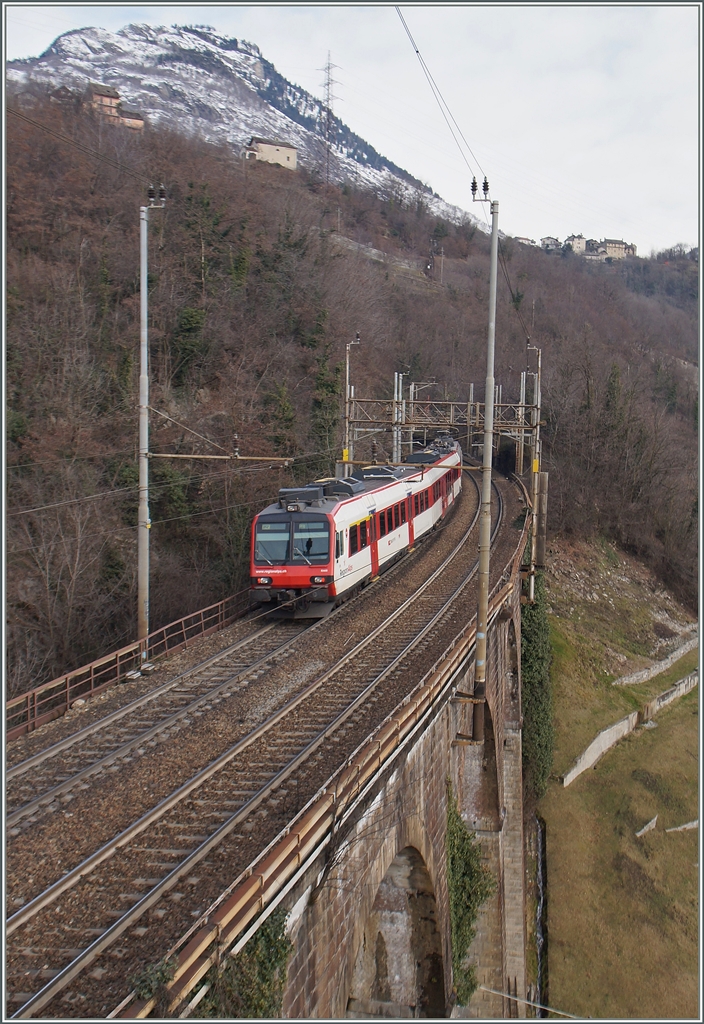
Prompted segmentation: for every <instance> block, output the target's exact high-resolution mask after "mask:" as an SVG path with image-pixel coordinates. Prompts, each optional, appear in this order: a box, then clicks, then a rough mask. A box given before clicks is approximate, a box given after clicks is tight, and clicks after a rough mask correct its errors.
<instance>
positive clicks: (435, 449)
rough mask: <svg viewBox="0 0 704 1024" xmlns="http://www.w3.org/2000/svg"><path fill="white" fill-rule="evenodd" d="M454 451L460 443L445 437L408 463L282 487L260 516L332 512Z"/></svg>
mask: <svg viewBox="0 0 704 1024" xmlns="http://www.w3.org/2000/svg"><path fill="white" fill-rule="evenodd" d="M454 452H458V453H459V454H460V455H461V451H460V447H459V445H458V444H457V442H455V441H454V440H452V439H451V438H447V439H445V438H441V439H439V440H438V441H436V442H435V443H434V444H433V445H432V446H430V447H428V448H425V449H423V450H422V451H418V452H413V453H412V454H411V455H409V456H407V458H406V459H405V460H404V461H405V463H406V465H404V466H385V465H370V466H364V467H361V468H359V469H356V470H355V472H354V473H352V475H351V476H348V477H345V478H343V479H338V478H335V477H326V478H324V479H322V480H315V481H313V482H312V483H310V484H306V485H305V486H304V487H282V488H281V489H280V490H279V500H278V501H277V502H276V504H273V505H269V506H267V508H265V509H262V512H261V513H260V515H261V514H264V513H268V514H270V515H271V514H274V513H276V512H281V511H287V512H303V511H308V510H310V511H311V512H313V511H320V512H323V513H327V512H332V511H333V510H334V509H335V507H336V506H337V505H339V504H341V503H342V502H343V501H348V500H349V499H350V498H357V497H360V496H361V495H363V494H368V493H369V492H370V491H375V490H378V489H379V488H380V487H384V486H386V485H387V484H395V483H400V482H401V481H403V480H407V479H410V478H411V477H417V476H418V475H419V474H420V473H422V471H423V469H424V468H428V467H430V468H432V466H434V465H435V464H436V463H438V462H441V461H442V460H443V459H446V458H447V457H448V455H452V454H453V453H454Z"/></svg>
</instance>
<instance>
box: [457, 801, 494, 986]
mask: <svg viewBox="0 0 704 1024" xmlns="http://www.w3.org/2000/svg"><path fill="white" fill-rule="evenodd" d="M446 848H447V887H448V891H449V897H450V931H451V939H452V976H453V979H454V987H455V992H456V993H457V1002H458V1003H459V1004H460V1006H466V1005H467V1004H468V1003H469V1000H470V999H471V997H472V993H473V992H474V990H475V989H476V987H477V977H476V972H475V969H474V964H469V963H467V954H468V952H469V947H470V945H471V944H472V940H473V939H474V936H475V934H476V928H475V925H476V921H477V915H478V913H479V910H480V908H481V906H482V904H483V903H485V901H486V900H487V899H488V898H489V897H490V896H491V895H492V893H493V892H495V890H496V882H495V880H494V877H493V875H492V874H491V872H490V871H489V869H488V868H487V867H486V866H485V865H484V864H482V861H481V849H480V847H479V844H478V843H477V841H476V839H475V836H474V833H473V832H470V831H469V829H468V828H467V826H466V825H465V823H464V821H463V820H462V816H461V815H460V812H459V810H458V808H457V800H456V799H455V796H454V794H453V792H452V789H451V788H450V786H449V784H448V794H447V838H446Z"/></svg>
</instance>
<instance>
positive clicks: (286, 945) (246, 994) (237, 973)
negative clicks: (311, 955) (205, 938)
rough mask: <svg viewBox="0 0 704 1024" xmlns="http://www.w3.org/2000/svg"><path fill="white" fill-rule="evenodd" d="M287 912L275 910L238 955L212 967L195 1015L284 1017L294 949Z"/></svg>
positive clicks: (193, 1015)
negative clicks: (288, 977) (206, 991)
mask: <svg viewBox="0 0 704 1024" xmlns="http://www.w3.org/2000/svg"><path fill="white" fill-rule="evenodd" d="M287 916H288V915H287V913H286V911H284V910H281V909H279V910H275V911H274V913H273V914H272V915H271V917H269V918H267V920H266V921H265V922H264V924H263V925H262V926H261V928H259V930H258V931H257V932H255V934H254V935H253V936H252V938H251V939H250V940H249V942H248V943H247V945H246V946H245V947H244V949H242V950H240V952H239V953H238V954H237V956H234V957H231V956H228V957H225V960H224V962H223V963H221V964H220V965H219V966H216V967H213V968H211V970H210V971H209V973H208V975H207V980H208V981H209V982H210V984H211V988H210V991H209V992H208V994H207V995H206V996H205V997H204V999H203V1000H202V1001H201V1002H200V1003H199V1004H198V1006H197V1007H196V1008H195V1010H194V1011H193V1013H192V1014H191V1016H192V1017H200V1018H204V1017H220V1018H223V1017H224V1018H242V1017H246V1018H266V1019H269V1020H271V1019H277V1018H279V1017H281V1007H282V1003H283V998H284V985H285V984H286V964H287V962H288V958H289V956H290V954H291V952H292V950H293V945H292V943H291V942H290V940H289V938H288V936H287V935H286V931H285V929H286V918H287Z"/></svg>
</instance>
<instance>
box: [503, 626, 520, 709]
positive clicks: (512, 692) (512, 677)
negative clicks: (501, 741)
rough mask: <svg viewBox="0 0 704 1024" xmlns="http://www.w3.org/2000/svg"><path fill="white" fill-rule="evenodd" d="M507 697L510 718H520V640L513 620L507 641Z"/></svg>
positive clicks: (509, 627)
mask: <svg viewBox="0 0 704 1024" xmlns="http://www.w3.org/2000/svg"><path fill="white" fill-rule="evenodd" d="M506 655H507V658H506V696H507V697H508V701H509V708H510V716H509V717H510V718H511V719H513V718H518V716H519V715H520V707H521V687H520V667H519V657H518V640H517V638H516V626H515V623H514V620H513V618H512V619H511V620H510V621H509V624H508V636H507V641H506Z"/></svg>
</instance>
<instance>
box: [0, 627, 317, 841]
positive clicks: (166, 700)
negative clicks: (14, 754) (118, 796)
mask: <svg viewBox="0 0 704 1024" xmlns="http://www.w3.org/2000/svg"><path fill="white" fill-rule="evenodd" d="M306 626H307V623H305V624H302V623H300V622H281V623H278V624H276V623H269V624H267V625H265V626H263V627H262V628H260V629H257V630H256V632H255V633H253V634H252V635H251V636H248V637H246V638H244V639H243V640H239V641H238V642H237V643H235V644H233V645H232V646H231V647H228V648H227V649H226V650H225V651H222V652H221V653H219V654H216V655H214V656H213V657H212V658H208V659H207V660H206V661H204V662H202V663H201V664H200V665H197V666H196V667H194V668H193V669H190V670H188V671H187V672H184V673H182V674H181V675H179V676H177V677H176V678H175V679H172V680H170V681H169V682H168V683H164V684H163V685H162V686H159V687H157V688H155V689H154V690H152V691H151V692H150V693H147V694H145V695H143V696H141V697H139V698H137V700H134V701H132V702H131V703H130V704H127V705H125V706H124V707H122V708H120V709H119V710H118V711H114V712H113V713H112V714H110V715H108V716H107V717H106V718H103V719H101V720H100V721H98V722H94V723H93V724H92V725H89V726H87V727H86V728H85V729H81V730H80V731H78V732H75V733H73V734H72V735H71V736H68V737H66V738H65V739H63V740H61V741H60V742H58V743H55V744H52V745H51V746H50V747H47V748H46V749H44V750H41V751H39V752H38V753H36V754H35V755H34V756H32V757H29V758H27V759H26V760H25V761H22V762H21V763H20V764H16V765H13V766H12V767H11V768H9V769H8V771H7V772H6V775H5V782H6V789H5V799H6V808H7V814H6V819H5V820H6V825H7V827H8V829H10V830H12V829H13V827H15V826H16V825H17V824H18V823H19V822H20V821H22V820H23V819H29V820H28V821H27V822H26V824H27V825H30V824H35V823H36V821H37V817H36V815H37V814H38V813H40V812H41V810H42V809H50V810H51V811H56V810H58V809H59V806H60V805H59V804H58V803H57V801H59V800H60V798H61V797H65V796H66V794H68V793H70V791H71V790H72V789H74V788H75V787H76V786H79V785H85V783H86V780H87V779H88V778H90V776H92V775H95V774H96V773H97V772H100V771H104V770H105V769H107V768H108V767H110V766H111V765H114V764H115V762H117V761H119V760H121V759H122V758H124V757H127V756H128V755H130V754H132V753H134V752H135V751H137V752H143V751H141V748H142V747H144V745H145V744H152V745H154V744H155V743H156V742H157V740H156V737H157V736H159V735H162V736H163V734H164V733H165V732H169V731H170V732H171V734H172V735H173V734H175V730H178V729H180V728H182V727H183V725H184V724H189V716H190V715H199V714H202V712H203V711H204V710H211V709H212V706H213V705H214V704H218V703H219V702H220V701H221V700H223V699H225V698H227V697H229V696H231V694H232V693H233V692H234V691H235V690H236V689H239V688H241V687H243V686H246V685H248V682H249V680H250V678H251V676H252V674H253V673H256V672H257V670H260V669H261V670H263V668H264V666H265V665H267V664H268V663H269V662H270V661H271V659H272V658H274V657H275V656H276V655H279V656H281V655H282V654H283V653H284V651H286V650H287V648H288V647H289V646H290V645H291V644H292V643H293V642H294V641H295V640H296V639H297V638H298V637H299V636H300V634H301V633H302V632H303V630H304V629H305V628H306ZM13 834H14V835H18V834H19V831H15V832H12V831H10V835H13Z"/></svg>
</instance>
